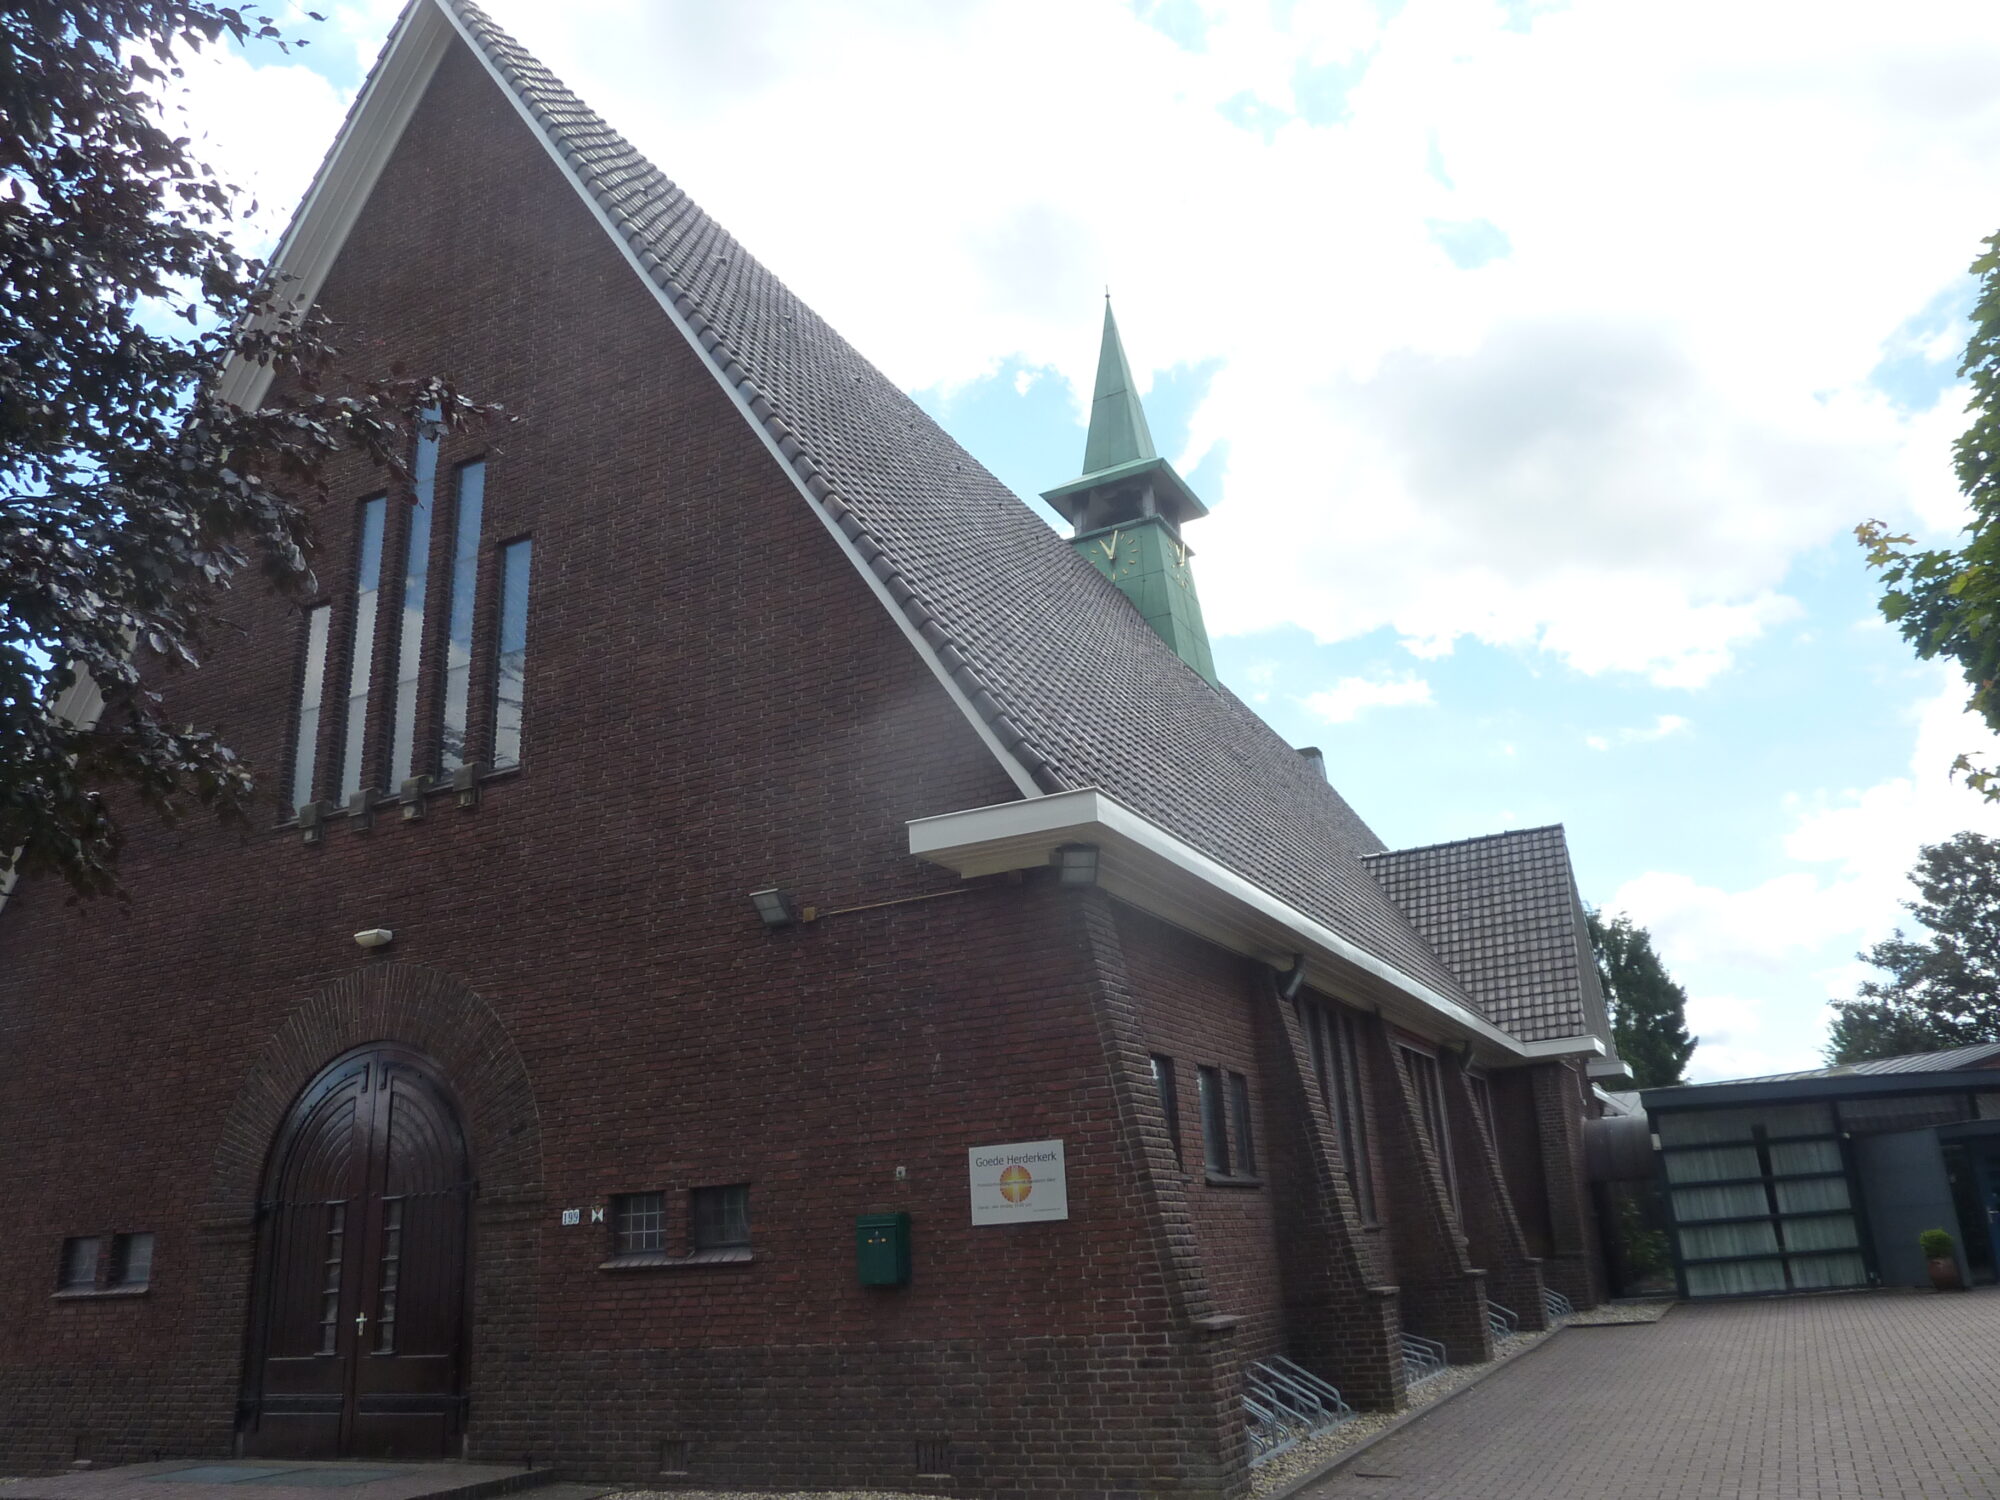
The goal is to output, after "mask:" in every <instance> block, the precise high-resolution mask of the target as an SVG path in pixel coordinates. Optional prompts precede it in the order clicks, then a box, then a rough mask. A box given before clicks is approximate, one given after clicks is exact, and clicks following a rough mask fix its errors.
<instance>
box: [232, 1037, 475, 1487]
mask: <svg viewBox="0 0 2000 1500" xmlns="http://www.w3.org/2000/svg"><path fill="white" fill-rule="evenodd" d="M470 1165H471V1164H470V1161H469V1160H468V1157H467V1153H466V1147H465V1132H464V1129H463V1128H462V1126H461V1125H460V1122H459V1117H458V1111H457V1109H456V1108H455V1107H454V1106H453V1104H452V1102H451V1099H450V1097H449V1096H448V1095H447V1093H446V1092H445V1090H444V1088H443V1087H442V1086H441V1085H440V1084H439V1082H438V1080H437V1076H436V1074H435V1072H434V1071H433V1069H432V1068H431V1067H430V1065H429V1064H428V1063H427V1062H426V1061H425V1060H424V1059H423V1058H422V1057H421V1056H419V1055H418V1054H416V1053H414V1052H410V1051H407V1050H405V1049H403V1048H399V1047H394V1046H389V1045H378V1046H373V1047H368V1048H364V1049H361V1050H358V1051H356V1052H352V1053H349V1054H348V1055H347V1056H345V1057H343V1058H341V1059H339V1060H338V1061H337V1062H335V1063H334V1064H332V1065H331V1066H330V1067H328V1068H327V1069H326V1070H325V1071H324V1072H322V1073H321V1074H320V1076H319V1077H318V1078H316V1079H314V1080H313V1082H312V1083H311V1084H310V1085H309V1086H308V1087H307V1089H306V1091H305V1093H304V1094H302V1095H301V1096H300V1098H299V1101H298V1103H297V1104H295V1105H294V1106H293V1108H292V1113H291V1115H290V1117H289V1119H288V1120H287V1121H286V1124H285V1127H284V1129H283V1130H282V1131H281V1132H280V1134H279V1137H278V1141H277V1144H276V1147H275V1149H274V1151H273V1154H272V1164H271V1168H270V1175H269V1177H268V1179H267V1182H266V1185H265V1194H264V1200H263V1202H262V1203H261V1204H260V1205H259V1206H260V1216H259V1224H260V1236H259V1244H258V1272H257V1288H256V1299H255V1303H254V1308H253V1323H252V1328H251V1340H250V1357H249V1361H248V1367H247V1369H246V1371H245V1381H244V1384H245V1393H244V1397H245V1399H244V1408H245V1410H244V1429H245V1430H244V1448H245V1450H246V1451H247V1452H249V1453H252V1454H257V1455H266V1456H273V1457H276V1456H284V1457H296V1458H326V1457H346V1456H352V1457H366V1458H439V1457H447V1456H451V1455H453V1454H455V1453H456V1451H457V1448H458V1437H459V1434H460V1432H461V1430H462V1428H463V1425H464V1413H463V1407H464V1375H465V1362H464V1357H463V1343H464V1325H465V1308H466V1302H467V1284H466V1275H467V1266H468V1258H467V1255H466V1238H467V1221H468V1214H469V1208H470V1199H471V1191H472V1184H471V1173H470Z"/></svg>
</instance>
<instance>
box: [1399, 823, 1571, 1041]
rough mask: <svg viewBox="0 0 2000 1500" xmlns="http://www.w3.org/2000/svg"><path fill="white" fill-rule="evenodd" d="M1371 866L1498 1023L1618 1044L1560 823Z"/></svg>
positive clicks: (1524, 1036)
mask: <svg viewBox="0 0 2000 1500" xmlns="http://www.w3.org/2000/svg"><path fill="white" fill-rule="evenodd" d="M1366 860H1367V864H1368V867H1369V869H1371V870H1372V871H1374V873H1375V878H1376V879H1377V880H1378V881H1379V882H1381V885H1382V888H1383V889H1384V890H1386V891H1387V892H1388V893H1389V895H1390V897H1391V899H1393V900H1394V901H1395V903H1396V904H1397V905H1398V906H1400V907H1401V908H1402V909H1403V911H1404V913H1405V914H1406V915H1407V916H1408V917H1409V919H1410V920H1411V921H1412V922H1413V923H1415V924H1416V928H1417V930H1418V931H1419V932H1421V933H1422V934H1423V935H1424V936H1425V937H1427V938H1429V939H1430V941H1431V945H1432V947H1434V948H1435V949H1436V950H1437V952H1438V953H1439V955H1440V956H1442V957H1443V959H1444V961H1445V962H1446V963H1447V964H1449V965H1450V966H1451V968H1452V970H1453V972H1454V973H1456V974H1457V975H1458V976H1459V978H1460V979H1462V980H1463V981H1464V982H1465V985H1466V988H1467V989H1469V990H1471V991H1472V997H1473V999H1474V1000H1476V1001H1477V1002H1478V1005H1479V1008H1480V1010H1481V1011H1483V1012H1484V1013H1485V1014H1486V1016H1487V1018H1488V1019H1489V1020H1491V1021H1492V1022H1493V1023H1494V1024H1495V1025H1496V1026H1499V1027H1500V1028H1502V1029H1503V1030H1505V1031H1507V1032H1510V1033H1511V1034H1512V1035H1514V1036H1517V1037H1519V1038H1520V1039H1521V1040H1522V1041H1524V1042H1535V1041H1544V1040H1547V1039H1549V1038H1551V1037H1567V1036H1582V1035H1585V1034H1593V1035H1596V1036H1600V1037H1603V1038H1604V1039H1605V1040H1606V1041H1607V1042H1608V1041H1609V1040H1610V1028H1609V1027H1608V1026H1607V1025H1606V1023H1605V1015H1604V992H1603V988H1602V986H1601V985H1600V984H1599V982H1598V977H1597V964H1596V961H1595V960H1594V959H1593V958H1592V957H1591V954H1590V938H1589V933H1588V930H1587V929H1586V928H1585V926H1584V916H1583V903H1582V901H1581V900H1579V899H1578V896H1577V893H1576V878H1575V876H1574V875H1573V874H1572V873H1571V871H1570V864H1569V846H1568V845H1567V843H1566V842H1565V841H1564V839H1563V831H1562V829H1561V827H1560V826H1551V827H1547V828H1522V829H1515V830H1512V831H1510V832H1507V833H1496V834H1491V835H1489V836H1487V837H1485V838H1476V839H1464V840H1461V841H1459V842H1457V843H1451V844H1431V845H1428V846H1427V847H1425V848H1421V849H1396V850H1388V851H1384V852H1382V853H1378V854H1371V855H1368V856H1367V857H1366Z"/></svg>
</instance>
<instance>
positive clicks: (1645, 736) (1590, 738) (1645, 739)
mask: <svg viewBox="0 0 2000 1500" xmlns="http://www.w3.org/2000/svg"><path fill="white" fill-rule="evenodd" d="M1687 729H1688V721H1687V720H1686V719H1684V718H1682V717H1681V716H1680V715H1679V714H1661V715H1659V716H1658V717H1657V718H1655V719H1654V720H1653V722H1652V723H1651V724H1649V725H1648V726H1646V727H1645V728H1643V729H1614V730H1613V731H1611V732H1610V733H1609V734H1587V735H1585V736H1584V737H1583V742H1584V744H1586V745H1588V746H1589V747H1590V748H1591V749H1593V750H1609V749H1611V748H1612V747H1613V746H1618V745H1645V744H1650V743H1651V742H1652V741H1654V740H1663V739H1665V738H1667V736H1669V735H1674V734H1685V733H1687Z"/></svg>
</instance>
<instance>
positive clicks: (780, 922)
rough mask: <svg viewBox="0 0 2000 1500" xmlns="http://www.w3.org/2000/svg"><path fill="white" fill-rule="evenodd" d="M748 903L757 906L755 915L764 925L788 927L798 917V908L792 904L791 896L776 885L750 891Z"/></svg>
mask: <svg viewBox="0 0 2000 1500" xmlns="http://www.w3.org/2000/svg"><path fill="white" fill-rule="evenodd" d="M750 904H751V905H753V906H755V907H756V908H757V915H758V917H759V918H760V919H762V921H763V923H764V925H765V926H766V927H789V926H791V925H792V923H794V922H796V921H798V919H799V913H798V908H797V907H796V906H794V905H793V904H792V898H791V897H790V896H788V895H787V894H786V893H785V892H783V891H781V890H779V889H778V888H777V887H776V886H772V887H771V888H770V889H768V890H762V891H752V892H751V893H750Z"/></svg>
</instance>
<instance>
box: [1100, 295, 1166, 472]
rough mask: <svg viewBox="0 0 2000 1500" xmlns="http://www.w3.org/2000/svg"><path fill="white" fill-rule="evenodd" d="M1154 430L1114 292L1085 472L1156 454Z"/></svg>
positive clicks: (1106, 298)
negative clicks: (1128, 355)
mask: <svg viewBox="0 0 2000 1500" xmlns="http://www.w3.org/2000/svg"><path fill="white" fill-rule="evenodd" d="M1157 457H1159V455H1158V454H1157V453H1156V452H1154V451H1153V434H1152V433H1150V432H1148V431H1147V430H1146V409H1145V408H1144V407H1142V406H1141V405H1140V404H1139V391H1138V387H1137V386H1135V385H1134V384H1133V383H1132V367H1131V366H1130V365H1129V364H1127V363H1126V362H1125V345H1124V344H1123V343H1122V342H1120V341H1119V338H1118V320H1117V319H1116V318H1114V317H1112V316H1111V294H1110V293H1109V292H1107V293H1105V296H1104V343H1103V345H1102V347H1100V348H1099V349H1098V351H1097V393H1096V395H1095V396H1094V397H1093V398H1092V399H1091V403H1090V436H1089V437H1088V438H1086V439H1085V440H1084V444H1083V472H1084V473H1086V474H1096V473H1099V472H1100V471H1102V470H1105V469H1109V468H1113V467H1115V466H1117V465H1119V464H1129V463H1131V462H1133V461H1134V460H1135V459H1141V458H1157Z"/></svg>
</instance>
